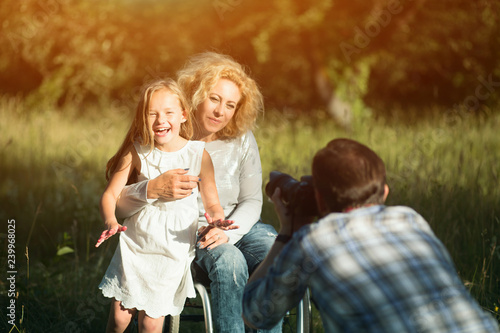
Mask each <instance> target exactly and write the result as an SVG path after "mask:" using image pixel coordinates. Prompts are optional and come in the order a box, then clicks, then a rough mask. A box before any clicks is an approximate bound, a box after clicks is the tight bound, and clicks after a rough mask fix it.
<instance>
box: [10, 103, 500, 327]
mask: <svg viewBox="0 0 500 333" xmlns="http://www.w3.org/2000/svg"><path fill="white" fill-rule="evenodd" d="M83 111H85V116H82V115H81V114H83V113H84V112H83ZM122 113H123V111H122V110H115V109H98V108H95V109H91V110H48V111H44V112H38V113H29V112H27V110H24V109H23V104H22V102H19V101H12V100H11V101H8V100H0V119H1V122H0V133H2V134H1V137H0V160H1V161H2V162H1V167H0V168H1V169H0V174H1V176H0V177H1V178H0V179H1V182H0V202H1V203H0V205H1V209H0V216H1V218H2V220H3V221H6V220H7V219H12V218H14V219H15V220H16V269H17V270H18V274H17V281H16V287H17V290H18V292H19V296H18V299H17V312H16V315H17V327H18V328H19V329H21V330H22V331H26V332H29V331H39V332H56V331H72V332H95V331H100V330H101V328H103V327H104V326H105V323H106V319H107V314H108V307H109V301H108V300H106V299H105V298H103V297H102V296H101V295H100V293H99V291H98V289H97V285H98V284H99V282H100V279H101V278H102V276H103V274H104V272H105V270H106V267H107V265H108V263H109V260H110V258H111V256H112V254H113V251H114V248H115V246H116V241H117V240H116V239H115V240H111V241H109V242H107V244H106V245H105V246H103V247H101V248H99V249H95V248H94V247H93V245H94V244H95V241H96V239H97V238H98V235H99V234H100V232H101V229H102V222H101V221H100V217H99V213H98V200H99V197H100V195H101V193H102V190H103V189H104V186H105V179H104V169H105V164H106V161H107V160H108V159H109V157H111V155H113V154H114V153H115V151H116V149H117V148H118V146H119V144H120V143H121V140H122V139H123V137H124V135H125V131H126V129H127V127H128V125H129V124H128V117H123V114H122ZM447 120H448V121H445V120H444V119H440V118H438V117H436V118H434V119H427V120H422V121H419V122H413V123H412V124H408V123H403V122H396V121H392V122H388V121H384V120H367V119H365V120H363V121H360V122H358V123H356V124H354V125H353V127H352V128H351V129H349V130H346V129H341V128H339V127H338V126H336V125H335V124H334V123H333V121H331V120H330V119H329V118H328V117H327V116H325V115H324V113H322V112H316V113H314V114H311V115H310V116H302V117H296V116H291V115H279V114H277V113H273V112H268V113H267V114H266V115H265V117H264V119H262V120H261V121H260V123H259V125H260V126H259V128H258V129H257V130H256V131H255V135H256V138H257V141H258V143H259V148H260V153H261V158H262V166H263V177H264V184H265V183H266V182H267V180H268V175H269V172H270V171H272V170H279V171H282V172H286V173H289V174H291V175H292V176H294V177H300V176H301V175H304V174H309V173H310V160H311V158H312V157H313V155H314V153H315V152H316V151H317V150H318V149H319V148H321V147H323V146H324V145H325V144H326V143H327V142H328V141H330V140H331V139H333V138H336V137H348V138H352V139H356V140H358V141H360V142H362V143H364V144H366V145H368V146H370V147H371V148H372V149H373V150H375V151H376V152H377V153H378V154H379V155H380V156H381V157H382V158H383V160H384V161H385V162H386V167H387V170H388V183H389V186H390V188H391V193H390V195H389V198H388V204H389V205H407V206H410V207H413V208H415V209H416V210H417V211H418V212H419V213H421V215H422V216H424V217H425V218H426V219H427V221H429V223H430V224H431V226H432V228H433V230H434V231H435V233H436V234H437V236H438V237H439V238H440V239H441V240H442V241H443V242H444V244H445V245H446V247H447V248H448V249H449V251H450V253H451V255H452V257H453V259H454V261H455V263H456V267H457V270H458V272H459V274H460V276H461V278H462V279H463V281H464V283H465V284H466V285H467V286H468V288H469V289H470V291H471V293H472V295H473V296H474V297H475V298H476V299H477V300H478V301H479V302H480V304H481V305H482V306H483V308H485V309H486V310H488V311H491V312H493V313H495V307H498V306H499V304H500V291H499V282H500V281H499V279H500V250H499V248H500V247H499V245H498V235H500V186H499V180H498V176H499V174H500V140H498V128H500V115H492V116H489V117H488V118H479V119H474V118H467V119H462V118H457V119H454V121H453V122H450V121H449V119H447ZM262 215H263V219H264V221H265V222H268V223H270V224H272V225H274V226H275V227H276V228H278V222H277V219H276V217H275V215H274V211H273V207H272V205H271V204H270V203H269V202H267V200H265V202H264V210H263V214H262ZM1 232H2V234H0V239H1V240H2V241H1V243H2V250H0V251H1V257H0V258H1V259H0V263H1V265H2V267H6V265H7V263H6V252H5V251H6V245H5V244H4V243H6V240H7V238H6V232H7V230H6V229H3V230H2V231H1ZM68 249H71V250H73V252H71V251H70V252H69V253H66V254H62V253H64V252H63V251H64V250H68ZM26 250H28V255H26ZM58 251H60V252H59V255H58ZM7 290H8V285H7V284H6V283H5V282H4V281H2V282H1V283H0V295H1V296H2V299H7ZM497 311H498V310H497ZM496 316H497V318H498V312H496ZM20 319H22V322H20ZM314 325H315V332H321V331H322V326H321V322H320V318H319V315H318V313H317V311H314ZM0 327H2V328H3V327H6V328H9V329H10V325H8V324H7V318H6V317H5V316H2V318H1V319H0ZM182 327H183V330H182V331H183V332H188V331H193V332H197V331H199V329H200V327H203V326H194V328H192V329H190V328H189V327H191V326H190V325H183V326H182Z"/></svg>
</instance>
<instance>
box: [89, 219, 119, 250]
mask: <svg viewBox="0 0 500 333" xmlns="http://www.w3.org/2000/svg"><path fill="white" fill-rule="evenodd" d="M106 225H107V226H108V229H107V230H104V231H103V232H102V234H101V237H99V239H98V240H97V243H96V244H95V247H99V245H101V244H102V243H103V242H104V241H105V240H106V239H108V238H109V237H111V236H113V235H115V234H117V233H120V232H122V231H125V230H127V227H123V226H121V225H120V224H119V223H118V222H117V221H111V222H109V223H106Z"/></svg>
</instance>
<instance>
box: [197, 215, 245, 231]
mask: <svg viewBox="0 0 500 333" xmlns="http://www.w3.org/2000/svg"><path fill="white" fill-rule="evenodd" d="M205 218H206V219H207V222H208V224H209V225H210V226H213V227H215V228H219V229H222V230H233V229H238V228H239V226H237V225H233V224H234V221H233V220H222V219H218V220H216V221H214V220H213V219H212V217H211V216H210V215H209V214H208V213H205Z"/></svg>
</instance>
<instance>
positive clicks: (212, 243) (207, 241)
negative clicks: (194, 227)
mask: <svg viewBox="0 0 500 333" xmlns="http://www.w3.org/2000/svg"><path fill="white" fill-rule="evenodd" d="M205 218H206V219H207V222H208V226H207V227H201V228H200V229H199V230H198V243H197V244H196V246H198V247H199V248H200V249H203V248H205V247H207V250H211V249H213V248H214V247H216V246H219V245H221V244H224V243H227V242H228V241H229V237H227V235H226V233H225V232H224V231H222V230H232V229H238V228H239V226H237V225H233V223H234V221H232V220H222V219H219V220H216V221H213V219H212V217H211V216H210V215H209V214H208V213H205Z"/></svg>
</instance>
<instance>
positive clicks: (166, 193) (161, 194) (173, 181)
mask: <svg viewBox="0 0 500 333" xmlns="http://www.w3.org/2000/svg"><path fill="white" fill-rule="evenodd" d="M187 172H188V170H185V169H173V170H169V171H167V172H165V173H162V174H161V175H159V176H158V177H156V178H154V179H151V180H150V181H149V183H148V191H147V197H148V199H161V200H165V201H172V200H176V199H182V198H186V197H188V196H189V195H191V194H192V193H193V189H194V188H196V187H197V186H198V182H199V181H200V179H199V178H198V177H196V176H190V175H187Z"/></svg>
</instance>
